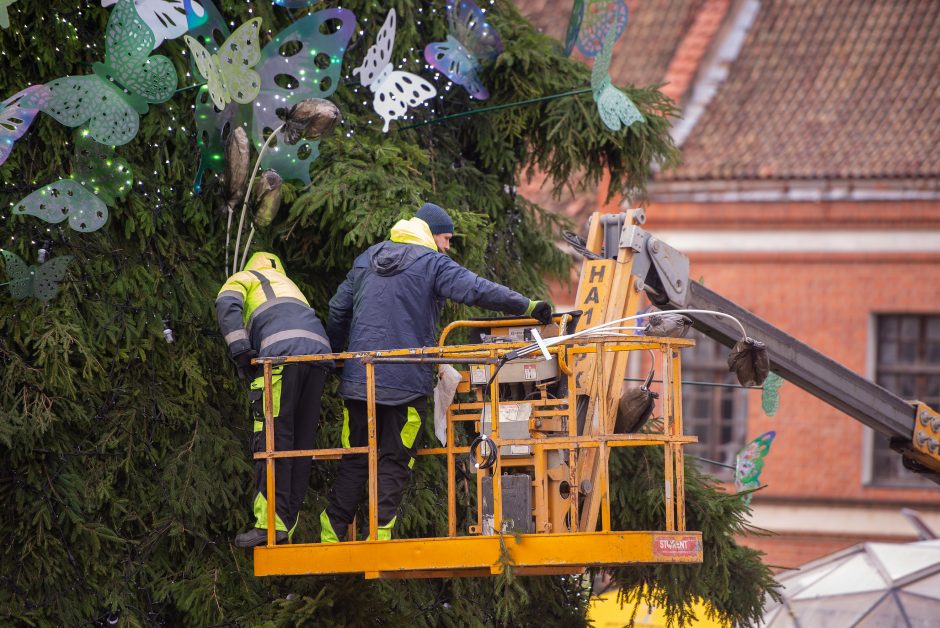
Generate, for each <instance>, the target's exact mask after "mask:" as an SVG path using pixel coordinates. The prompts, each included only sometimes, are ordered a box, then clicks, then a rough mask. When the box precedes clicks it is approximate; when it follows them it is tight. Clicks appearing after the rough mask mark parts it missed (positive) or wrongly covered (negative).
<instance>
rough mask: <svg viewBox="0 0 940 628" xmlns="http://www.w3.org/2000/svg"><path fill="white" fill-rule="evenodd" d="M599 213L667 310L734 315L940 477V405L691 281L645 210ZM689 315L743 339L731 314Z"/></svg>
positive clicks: (608, 239) (809, 387)
mask: <svg viewBox="0 0 940 628" xmlns="http://www.w3.org/2000/svg"><path fill="white" fill-rule="evenodd" d="M627 215H629V216H633V223H634V224H630V221H625V216H627ZM597 217H600V220H601V222H602V224H603V225H604V231H605V236H604V242H605V247H604V248H605V251H611V253H613V251H616V250H617V249H619V248H629V249H632V251H633V262H632V263H633V272H632V275H633V276H634V277H636V278H638V279H639V281H641V282H642V286H638V287H642V288H643V289H645V290H646V292H647V294H648V295H649V297H650V299H651V300H652V301H653V303H655V304H656V305H657V306H659V307H661V308H663V309H671V310H675V309H698V310H714V311H719V312H724V313H725V314H730V315H731V316H734V317H735V318H737V319H738V320H739V321H740V322H741V323H742V324H743V325H744V328H745V329H746V330H747V333H748V335H749V336H750V337H752V338H754V339H756V340H759V341H761V342H763V343H764V344H765V345H766V347H767V351H768V354H769V357H770V362H771V369H772V370H773V371H774V372H775V373H777V374H778V375H780V376H781V377H783V378H784V379H786V380H787V381H789V382H791V383H793V384H795V385H797V386H799V387H800V388H802V389H803V390H805V391H807V392H808V393H810V394H811V395H813V396H815V397H817V398H819V399H822V400H823V401H825V402H826V403H828V404H830V405H832V406H833V407H835V408H836V409H838V410H840V411H842V412H845V413H846V414H848V415H849V416H851V417H852V418H854V419H856V420H857V421H860V422H862V423H864V424H865V425H867V426H868V427H870V428H872V429H874V430H876V431H878V432H880V433H881V434H884V435H885V436H887V437H889V438H890V439H891V447H892V448H893V449H895V450H896V451H898V452H899V453H901V455H902V456H903V457H904V465H905V466H906V467H907V468H909V469H911V470H912V471H915V472H918V473H921V474H924V475H926V476H927V477H929V478H930V479H932V480H933V481H935V482H938V483H940V414H938V413H937V412H936V411H935V410H933V409H931V408H930V407H928V406H926V405H925V404H922V403H918V402H909V401H906V400H904V399H902V398H901V397H898V396H897V395H895V394H894V393H892V392H890V391H888V390H886V389H885V388H882V387H881V386H879V385H877V384H875V383H873V382H871V381H869V380H868V379H866V378H864V377H862V376H861V375H858V374H857V373H855V372H854V371H852V370H850V369H848V368H846V367H844V366H842V365H841V364H839V363H838V362H835V361H834V360H832V359H830V358H828V357H826V356H825V355H823V354H822V353H820V352H819V351H816V350H815V349H813V348H812V347H810V346H808V345H806V344H804V343H802V342H800V341H799V340H797V339H796V338H794V337H793V336H790V335H788V334H786V333H784V332H783V331H781V330H780V329H778V328H777V327H774V326H773V325H771V324H770V323H768V322H767V321H765V320H763V319H762V318H760V317H758V316H755V315H754V314H752V313H751V312H749V311H748V310H746V309H744V308H742V307H740V306H739V305H736V304H735V303H733V302H732V301H730V300H728V299H726V298H724V297H722V296H721V295H719V294H717V293H715V292H713V291H712V290H709V289H708V288H706V287H705V286H703V285H702V284H700V283H697V282H690V281H689V260H688V257H686V256H685V255H684V254H682V253H681V252H679V251H677V250H676V249H674V248H672V247H671V246H669V245H668V244H666V243H665V242H662V241H661V240H658V239H657V238H656V237H654V236H653V235H652V234H651V233H649V232H647V231H645V230H643V229H642V228H641V227H640V225H641V224H643V222H644V215H643V212H642V210H632V212H630V213H628V214H619V215H605V216H601V215H599V214H595V218H597ZM618 235H619V241H618V237H617V236H618ZM605 256H606V255H605ZM688 316H689V318H691V319H692V321H693V325H694V327H695V328H696V329H698V330H700V331H701V332H702V333H704V334H705V335H707V336H709V337H711V338H713V339H715V340H717V341H718V342H720V343H721V344H723V345H725V346H728V347H731V346H733V345H734V343H735V342H737V341H738V340H740V339H741V338H740V335H741V332H740V329H739V328H738V327H737V326H736V325H734V323H732V322H731V321H729V320H727V319H723V318H719V317H715V316H709V315H707V314H705V315H702V314H688Z"/></svg>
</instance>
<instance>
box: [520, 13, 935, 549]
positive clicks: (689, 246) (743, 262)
mask: <svg viewBox="0 0 940 628" xmlns="http://www.w3.org/2000/svg"><path fill="white" fill-rule="evenodd" d="M517 4H518V5H519V6H520V8H521V9H522V10H523V12H524V13H525V14H527V15H528V16H529V17H530V18H531V19H532V20H533V22H535V23H536V24H537V25H539V26H540V27H542V28H543V29H544V30H545V31H546V32H547V33H548V34H550V35H553V36H556V37H559V38H561V37H563V32H564V29H565V26H566V24H567V15H568V13H567V10H568V9H569V8H570V6H571V4H572V3H571V2H570V1H567V2H551V3H547V2H544V0H519V1H518V2H517ZM548 4H551V10H549V7H548V6H547V5H548ZM627 4H628V5H629V7H630V10H631V15H630V24H629V26H628V28H627V31H626V32H625V34H624V36H623V37H622V38H621V41H620V42H619V44H618V46H617V48H616V50H615V53H614V63H613V64H612V69H611V70H612V75H613V77H614V82H615V83H639V84H647V83H654V82H661V81H667V84H666V85H665V87H664V88H663V90H664V91H665V92H666V93H668V94H669V95H670V96H671V97H673V98H675V99H676V100H677V102H679V103H680V105H682V109H683V119H682V120H681V121H677V122H676V124H675V127H674V137H675V139H676V141H677V143H678V144H679V146H680V148H681V150H682V154H683V163H682V165H680V166H679V167H678V168H677V169H675V170H672V171H668V172H662V173H656V174H655V175H654V182H653V185H652V186H651V187H650V196H649V199H648V200H646V201H644V204H645V205H646V208H647V215H648V218H649V220H648V223H647V225H646V227H647V228H648V229H649V230H650V231H652V232H653V233H655V234H656V235H657V237H660V238H661V239H663V240H664V241H666V242H668V243H670V244H671V245H673V246H674V247H676V248H677V249H679V250H681V251H683V252H684V253H686V254H687V255H689V257H690V258H691V261H692V268H691V276H692V278H693V279H700V280H702V281H704V283H705V284H706V285H707V286H708V287H709V288H710V289H711V290H714V291H716V292H718V293H719V294H721V295H723V296H725V297H727V298H729V299H731V300H732V301H734V302H736V303H738V304H739V305H741V306H743V307H745V308H747V309H749V310H751V311H752V312H754V313H755V314H757V315H758V316H760V317H762V318H764V319H765V320H767V321H769V322H771V323H772V324H774V325H776V326H778V327H779V328H781V329H782V330H783V331H785V332H787V333H789V334H790V335H792V336H794V337H796V338H797V339H799V340H801V341H803V342H805V343H807V344H809V345H811V346H812V347H814V348H815V349H817V350H818V351H821V352H822V353H824V354H825V355H827V356H829V357H831V358H832V359H834V360H836V361H838V362H840V363H842V364H844V365H845V366H847V367H848V368H850V369H852V370H854V371H855V372H857V373H860V374H863V375H865V376H866V377H869V378H870V379H873V380H875V381H877V382H879V383H881V384H882V385H884V386H885V387H886V388H889V389H891V390H892V391H893V392H895V393H897V394H899V395H901V396H905V397H910V396H914V395H916V396H918V397H920V398H921V399H922V400H924V401H926V402H928V403H930V404H932V405H934V407H936V406H937V405H938V404H940V153H938V152H937V150H936V147H937V146H938V144H940V98H937V95H938V93H940V56H938V55H937V50H940V5H938V4H937V3H927V2H918V1H917V0H911V1H908V2H887V1H882V0H876V1H873V2H867V3H858V2H851V1H849V0H843V1H828V0H805V1H800V2H798V1H796V0H790V1H788V0H760V1H758V0H737V1H733V2H732V1H731V0H638V1H636V2H634V1H631V0H628V2H627ZM618 59H620V60H622V61H621V62H620V64H619V65H618ZM627 137H628V136H627ZM627 141H629V140H628V139H627ZM537 188H538V181H536V182H534V184H533V185H532V186H530V188H529V189H528V190H527V194H530V195H532V196H534V197H539V194H540V192H539V190H538V189H537ZM539 200H540V201H541V202H549V201H547V199H545V198H544V197H541V198H539ZM556 207H557V209H558V211H561V212H565V213H567V214H568V215H569V216H571V217H572V218H573V219H574V220H575V221H583V220H584V218H585V217H586V216H587V215H589V214H590V212H592V211H596V210H598V209H601V210H603V209H604V208H603V207H599V206H598V203H597V196H591V195H585V196H582V197H576V198H571V199H562V200H561V201H560V202H556ZM608 209H609V208H608ZM560 300H564V297H563V296H562V297H560ZM708 342H710V341H708ZM710 351H712V350H711V349H708V347H707V346H706V347H703V348H702V349H701V350H700V351H698V352H697V353H696V354H695V356H690V358H689V362H687V363H686V368H685V369H684V371H685V372H686V375H687V376H688V373H690V372H696V373H701V374H703V376H707V375H708V373H709V368H710V364H709V363H706V362H707V360H706V361H704V362H702V363H701V364H700V365H699V366H700V367H701V368H700V369H698V370H693V369H695V366H696V365H695V360H702V359H706V358H707V357H708V355H710V354H709V352H710ZM725 354H726V353H725ZM715 355H717V350H715ZM716 377H718V374H716ZM721 377H724V375H723V374H721ZM686 388H687V390H686V392H684V397H685V398H686V406H685V411H686V415H687V416H689V415H690V413H691V414H692V416H691V417H690V418H691V419H692V421H691V422H690V424H691V425H693V427H694V429H695V430H696V433H698V434H699V436H700V438H701V439H702V441H703V446H701V447H700V448H699V451H700V452H712V453H711V455H712V456H725V461H726V462H727V461H728V457H727V452H729V451H736V450H737V448H739V447H740V446H741V445H743V444H744V443H745V442H747V441H748V440H749V439H752V438H754V437H755V436H757V435H759V434H761V433H763V432H765V431H768V430H776V432H777V437H776V440H775V441H774V444H773V446H772V449H771V452H770V455H769V457H768V459H767V465H766V467H765V470H764V472H763V475H762V476H761V479H762V481H763V482H764V483H766V484H767V488H766V489H764V490H762V491H760V492H758V493H757V494H756V495H755V497H754V500H753V503H752V505H753V510H754V513H753V519H752V523H753V524H754V525H755V526H757V527H760V528H763V529H766V530H768V531H770V532H771V533H772V534H771V535H770V536H755V537H748V538H746V539H743V541H744V542H745V543H746V544H748V545H752V546H755V547H759V548H760V549H762V550H764V551H765V552H767V557H766V561H767V562H768V563H769V564H772V565H777V566H781V567H795V566H797V565H799V564H802V563H805V562H807V561H809V560H811V559H814V558H818V557H819V556H822V555H824V554H827V553H830V552H832V551H835V550H837V549H841V548H843V547H847V546H849V545H852V544H855V543H857V542H860V541H864V540H891V541H909V540H913V539H915V538H916V533H915V529H914V527H912V526H911V525H910V524H909V522H908V521H907V520H906V519H905V517H904V516H903V515H902V514H901V509H902V508H910V509H915V510H917V511H919V512H920V513H921V514H922V515H923V518H924V520H925V521H926V522H927V524H928V525H929V526H930V527H932V528H933V529H934V531H936V532H938V533H940V486H937V485H935V484H932V483H929V482H926V481H924V480H922V479H920V478H917V477H913V476H912V475H911V474H909V473H907V472H906V471H903V470H901V469H900V468H899V465H898V462H899V457H898V456H897V455H895V454H893V453H889V452H887V450H886V448H885V447H884V443H882V442H881V441H880V439H879V438H878V437H875V436H873V432H872V431H871V430H869V429H868V428H866V427H865V426H863V425H862V424H860V423H858V422H857V421H855V420H854V419H852V418H850V417H848V416H847V415H844V414H842V413H841V412H839V411H837V410H835V409H833V408H832V407H830V406H829V405H827V404H825V403H823V402H822V401H820V400H817V399H815V398H814V397H812V396H810V395H809V394H807V393H804V392H803V391H801V390H799V389H798V388H796V387H795V386H793V385H792V384H784V386H783V388H781V390H780V399H781V403H780V407H779V410H778V411H777V413H776V414H775V415H774V416H773V417H769V416H767V415H765V414H764V412H763V411H762V408H761V398H760V393H759V391H733V392H728V390H727V389H720V388H716V389H709V391H712V390H713V391H714V392H702V391H701V390H699V391H697V392H696V391H695V390H693V389H692V388H691V387H686ZM708 395H714V396H715V397H714V399H715V403H714V404H711V405H710V404H709V403H708V400H709V398H708ZM693 399H694V402H690V400H693ZM696 409H698V410H696ZM696 411H699V412H700V413H701V414H702V416H695V415H694V413H695V412H696ZM703 457H707V456H704V455H703ZM705 464H707V463H705ZM715 470H716V472H718V473H719V475H720V472H721V469H720V468H719V467H715Z"/></svg>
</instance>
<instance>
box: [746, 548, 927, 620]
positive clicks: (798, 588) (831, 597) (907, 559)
mask: <svg viewBox="0 0 940 628" xmlns="http://www.w3.org/2000/svg"><path fill="white" fill-rule="evenodd" d="M778 580H779V582H780V584H782V585H783V591H782V594H783V598H784V599H783V602H782V603H776V602H773V601H769V602H768V606H767V607H766V612H765V615H764V621H763V623H762V624H761V626H764V627H766V628H816V627H817V626H826V627H827V628H829V627H831V628H841V627H843V626H844V627H849V626H858V627H859V628H894V627H897V628H908V627H921V626H923V627H925V628H926V627H929V626H940V540H933V541H922V542H919V543H904V544H893V543H863V544H861V545H856V546H854V547H850V548H849V549H846V550H842V551H841V552H836V553H835V554H831V555H829V556H826V557H824V558H820V559H819V560H816V561H813V562H811V563H809V564H807V565H804V566H803V567H802V568H800V569H799V570H798V571H795V572H792V573H787V574H785V575H782V576H781V577H779V578H778Z"/></svg>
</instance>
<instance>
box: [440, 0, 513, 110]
mask: <svg viewBox="0 0 940 628" xmlns="http://www.w3.org/2000/svg"><path fill="white" fill-rule="evenodd" d="M447 21H448V24H449V25H450V32H449V33H448V34H447V41H446V42H435V43H430V44H428V45H427V46H425V48H424V59H425V60H426V61H427V62H428V64H430V65H431V66H433V67H434V68H435V69H436V70H438V71H439V72H441V73H442V74H444V76H446V77H447V78H448V79H450V80H451V81H453V82H454V83H456V84H458V85H462V86H463V87H464V88H465V89H466V90H467V92H469V94H470V96H472V97H473V98H476V99H477V100H486V99H487V98H489V97H490V93H489V90H487V89H486V86H485V85H483V82H482V81H481V80H480V76H479V73H480V67H481V66H480V61H481V60H482V61H491V60H493V59H495V58H496V57H497V56H499V53H501V52H502V51H503V42H502V41H501V40H500V38H499V33H497V32H496V29H495V28H493V27H492V26H490V25H489V24H488V23H487V21H486V14H485V13H484V12H483V10H482V9H480V7H478V6H477V5H476V4H474V2H473V0H448V2H447Z"/></svg>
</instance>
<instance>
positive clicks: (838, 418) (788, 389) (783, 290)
mask: <svg viewBox="0 0 940 628" xmlns="http://www.w3.org/2000/svg"><path fill="white" fill-rule="evenodd" d="M691 257H692V269H691V276H692V277H693V278H695V279H698V278H699V277H702V278H704V282H705V285H706V286H708V287H709V288H710V289H711V290H714V291H716V292H718V293H719V294H721V295H723V296H725V297H727V298H729V299H731V300H732V301H734V302H736V303H737V304H739V305H741V306H743V307H745V308H747V309H748V310H750V311H751V312H753V313H754V314H756V315H757V316H760V317H761V318H764V319H766V320H767V321H769V322H771V323H772V324H774V325H776V326H777V327H779V328H780V329H782V330H783V331H785V332H787V333H789V334H790V335H792V336H794V337H796V338H797V339H799V340H801V341H803V342H805V343H807V344H809V345H810V346H812V347H814V348H815V349H817V350H818V351H820V352H822V353H823V354H825V355H827V356H829V357H831V358H832V359H834V360H836V361H837V362H840V363H841V364H843V365H845V366H847V367H848V368H850V369H852V370H854V371H856V372H858V373H861V374H865V369H866V355H867V351H868V343H869V319H870V316H871V315H872V314H873V313H879V312H940V256H935V257H934V258H933V259H932V260H931V259H928V258H923V261H920V262H918V261H915V262H899V261H892V262H885V263H881V262H879V261H877V260H875V259H872V260H870V261H864V260H862V259H859V258H858V257H857V256H850V257H848V258H844V256H843V258H844V259H840V258H833V259H831V260H829V261H825V262H822V261H800V259H799V256H782V255H775V256H761V255H748V256H731V255H722V256H721V258H719V259H715V258H716V256H714V255H711V256H709V255H704V254H700V255H694V254H693V255H692V256H691ZM749 395H750V396H749V399H748V417H749V418H748V437H749V438H753V437H755V436H757V435H759V434H761V433H763V432H765V431H767V430H771V429H775V430H777V438H776V440H775V441H774V444H773V449H772V450H771V454H770V458H769V463H768V464H767V466H766V467H765V469H764V472H763V475H762V476H761V479H762V480H763V481H765V482H767V483H768V484H769V488H768V489H767V490H766V494H767V495H768V496H773V495H779V496H790V497H793V496H812V497H815V498H819V497H829V498H833V499H836V500H838V499H856V500H858V499H864V500H879V499H890V500H908V499H910V500H915V501H921V500H927V501H930V502H931V503H937V504H940V490H933V491H929V492H925V491H912V490H909V489H898V488H875V487H864V486H862V482H861V479H862V459H863V455H864V447H863V426H862V425H861V424H860V423H858V422H857V421H855V420H853V419H852V418H850V417H848V416H846V415H844V414H842V413H841V412H839V411H837V410H835V409H833V408H832V407H831V406H829V405H828V404H826V403H824V402H822V401H820V400H818V399H816V398H814V397H812V396H811V395H809V394H808V393H805V392H803V391H802V390H800V389H798V388H796V387H795V386H793V385H792V384H791V385H787V384H784V386H783V388H781V390H780V400H781V401H780V409H779V411H778V412H777V414H776V416H774V417H767V416H765V415H764V414H763V412H762V410H761V404H760V393H759V391H752V392H751V393H749Z"/></svg>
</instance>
